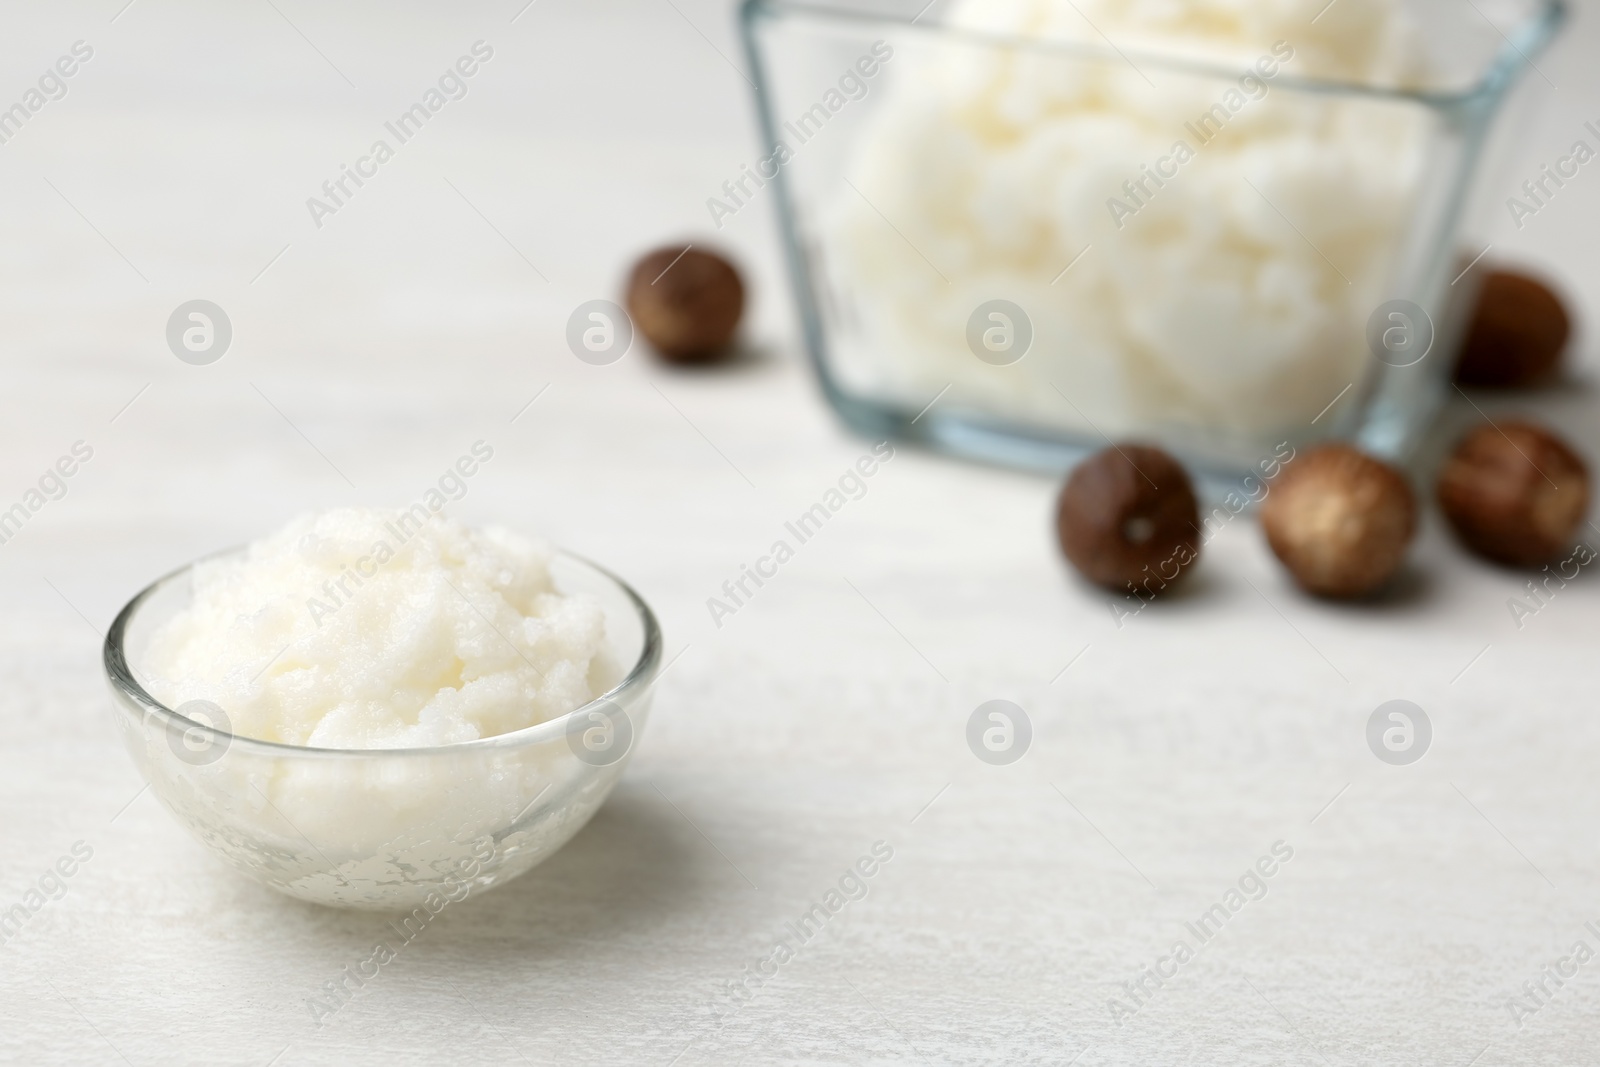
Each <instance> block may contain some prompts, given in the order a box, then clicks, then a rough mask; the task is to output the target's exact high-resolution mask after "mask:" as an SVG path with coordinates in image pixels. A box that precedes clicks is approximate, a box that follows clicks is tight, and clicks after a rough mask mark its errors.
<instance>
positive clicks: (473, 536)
mask: <svg viewBox="0 0 1600 1067" xmlns="http://www.w3.org/2000/svg"><path fill="white" fill-rule="evenodd" d="M551 555H552V550H551V549H550V547H549V546H547V545H545V544H542V543H539V542H535V541H531V540H528V539H526V538H523V537H520V536H517V535H516V534H513V533H511V532H509V531H507V530H503V529H500V528H497V527H489V528H486V529H483V530H474V529H469V528H467V527H465V526H463V525H461V524H460V523H458V522H455V521H453V520H450V519H445V518H442V517H435V518H431V519H428V520H426V521H421V522H419V521H418V519H417V518H416V517H415V516H414V515H405V514H403V513H396V512H389V511H379V510H363V509H353V508H352V509H340V510H335V511H328V512H323V513H320V514H314V515H305V516H302V517H300V518H297V519H295V520H294V521H292V522H290V523H289V524H288V525H287V526H286V527H284V528H283V529H282V530H279V531H278V532H276V533H274V534H271V535H270V536H267V537H265V538H262V539H261V540H259V541H256V542H255V543H253V544H251V545H250V546H249V548H248V549H246V550H245V552H244V553H243V554H241V555H236V556H229V557H226V558H222V559H217V560H212V561H208V562H204V563H201V564H199V565H197V566H196V567H195V569H194V579H193V580H194V590H193V597H192V600H191V602H190V603H189V605H188V606H187V607H186V608H184V609H183V610H182V611H180V612H179V613H178V614H177V615H175V616H174V617H173V618H171V619H170V620H168V621H167V623H166V624H165V625H164V626H162V627H161V628H160V629H159V630H157V631H156V632H155V633H154V634H153V635H152V637H151V643H150V648H149V650H148V655H147V657H146V659H145V660H144V662H143V668H144V672H145V673H146V674H147V675H148V678H147V682H148V684H149V686H150V688H151V690H152V692H153V693H154V695H155V696H156V697H157V698H159V699H161V700H162V701H163V702H164V703H166V704H167V705H168V706H169V707H176V706H178V705H179V704H182V703H183V702H185V701H189V700H208V701H211V702H213V703H215V704H216V705H218V706H219V707H221V708H222V709H223V710H224V711H225V712H226V713H227V715H228V716H229V718H230V720H231V724H232V727H233V732H234V733H236V734H239V735H241V736H245V737H253V738H258V739H261V740H267V741H278V742H282V743H286V744H292V745H309V746H314V747H318V748H421V747H430V746H435V745H448V744H455V743H459V742H463V741H472V740H476V739H478V738H482V737H491V736H494V735H496V734H503V733H507V732H509V731H512V730H519V729H522V728H524V727H528V726H532V725H535V724H537V723H540V722H544V721H546V720H548V719H551V718H554V717H556V716H559V715H562V714H565V713H566V712H569V711H572V710H573V709H574V708H577V707H580V706H582V705H583V704H585V703H587V702H589V701H590V700H592V699H594V698H595V697H597V696H599V695H600V694H601V693H603V692H605V691H606V690H607V689H608V688H610V686H611V684H612V683H613V682H614V681H615V674H616V671H615V669H614V667H613V665H612V664H611V663H609V662H608V657H607V656H606V655H605V654H604V653H603V651H602V649H603V644H604V638H605V618H604V614H603V611H602V609H601V606H600V605H599V604H598V603H596V602H595V601H594V600H593V599H591V598H589V597H587V596H583V595H570V596H569V595H563V594H562V593H560V592H558V591H557V590H556V588H555V586H554V585H553V583H552V580H551V576H550V561H551Z"/></svg>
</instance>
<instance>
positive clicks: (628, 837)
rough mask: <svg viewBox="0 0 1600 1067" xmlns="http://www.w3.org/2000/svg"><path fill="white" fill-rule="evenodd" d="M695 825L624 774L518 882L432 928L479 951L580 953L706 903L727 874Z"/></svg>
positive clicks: (451, 911) (453, 910)
mask: <svg viewBox="0 0 1600 1067" xmlns="http://www.w3.org/2000/svg"><path fill="white" fill-rule="evenodd" d="M697 844H701V842H700V841H699V838H698V836H697V835H696V833H695V831H694V829H693V828H692V827H690V826H689V825H687V824H686V823H685V822H684V821H683V819H682V817H680V816H679V815H678V814H677V813H676V812H674V811H673V810H672V809H671V807H669V806H668V805H667V804H665V803H664V802H663V801H662V799H661V797H660V795H659V794H657V793H656V792H655V791H654V790H652V789H651V788H650V787H649V785H647V784H646V783H645V782H643V781H642V780H639V779H631V778H630V779H628V780H625V781H624V782H623V783H622V784H621V785H619V786H618V788H617V790H616V792H614V793H613V794H612V795H611V798H610V799H609V800H608V801H607V802H606V804H605V806H604V807H602V808H601V809H600V811H599V812H598V813H597V814H596V815H595V817H594V818H593V819H591V820H590V822H589V824H588V825H587V826H585V827H584V828H583V829H582V830H581V831H579V833H578V835H577V836H576V837H574V838H573V839H572V840H571V841H569V842H568V843H567V844H566V846H565V847H564V848H562V849H561V850H560V851H559V852H557V853H556V854H555V855H554V856H552V857H550V859H548V860H546V861H545V862H544V863H542V864H541V865H539V866H538V867H535V868H534V869H533V870H531V871H529V872H528V873H527V874H525V875H523V876H522V877H520V878H517V879H515V880H514V881H512V882H510V883H508V884H506V885H504V886H502V887H499V888H496V889H493V890H491V891H489V892H486V893H484V894H482V895H481V896H473V897H471V898H469V899H467V900H465V901H463V902H462V903H460V904H458V905H454V906H452V907H450V908H448V909H447V910H446V912H445V916H446V917H448V918H451V919H453V920H454V921H453V922H448V923H441V924H440V925H439V928H438V929H437V930H436V931H430V936H435V937H437V938H438V940H439V941H440V942H446V941H449V940H451V939H453V938H454V937H456V936H458V935H459V936H460V937H462V938H466V939H473V940H477V939H479V938H482V937H483V935H484V934H485V933H486V932H490V931H492V932H493V933H494V934H495V935H496V936H495V937H493V938H491V939H490V941H489V943H487V944H480V945H478V946H476V947H475V948H474V952H476V953H478V954H480V955H481V954H489V955H502V954H504V955H521V954H525V953H527V952H528V951H530V950H535V951H537V952H538V953H539V954H541V955H547V956H548V955H561V954H564V953H565V952H566V951H568V950H571V951H579V950H580V948H581V946H582V945H584V944H592V943H593V942H594V941H595V940H597V939H600V940H605V939H614V938H620V937H626V936H628V935H630V934H632V933H636V932H638V931H640V930H643V929H649V928H652V927H658V926H661V925H663V924H666V923H670V922H672V921H673V920H675V919H676V918H678V917H680V916H681V915H683V914H684V913H685V912H688V911H691V910H693V909H695V908H697V907H699V908H710V907H711V906H712V904H711V901H713V900H714V899H716V898H717V897H718V896H719V894H718V892H717V891H716V886H717V885H718V884H719V883H718V879H720V878H721V877H722V875H723V874H724V871H723V870H719V869H717V868H716V867H715V866H713V864H719V863H721V861H720V860H718V859H717V856H716V854H715V853H710V855H709V856H708V855H707V854H706V853H707V852H708V851H709V850H706V849H704V848H696V847H695V846H696V845H697Z"/></svg>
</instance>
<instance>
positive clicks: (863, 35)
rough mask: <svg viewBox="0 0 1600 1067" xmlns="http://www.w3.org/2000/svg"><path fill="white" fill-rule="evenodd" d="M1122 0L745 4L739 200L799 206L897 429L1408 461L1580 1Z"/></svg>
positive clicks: (860, 393)
mask: <svg viewBox="0 0 1600 1067" xmlns="http://www.w3.org/2000/svg"><path fill="white" fill-rule="evenodd" d="M1129 6H1130V5H1121V7H1122V8H1127V7H1129ZM1202 6H1203V5H1202ZM1116 7H1117V5H1109V4H1107V5H1098V4H1095V3H1092V2H1085V0H1080V2H1079V3H1076V4H1074V3H1071V2H1069V0H1056V2H1055V3H1054V4H1048V3H1043V2H1036V3H1029V2H1028V0H1009V2H998V0H997V2H991V3H987V4H985V3H982V2H978V0H966V2H961V0H955V2H952V3H944V4H939V3H929V2H928V0H859V2H854V3H849V4H846V3H843V2H842V0H745V2H744V4H743V6H742V9H741V26H742V30H743V37H744V42H745V47H746V52H747V55H748V58H749V62H750V65H751V68H752V73H753V75H754V85H755V87H756V101H757V109H758V112H759V114H760V117H761V119H762V127H763V134H764V136H763V144H762V145H761V148H760V153H759V155H756V156H755V157H754V158H753V159H752V160H751V161H750V162H749V163H748V164H746V165H745V166H743V167H741V168H740V171H739V173H738V174H737V175H735V176H734V177H733V178H732V179H731V180H730V181H729V182H727V183H725V184H724V185H723V187H722V189H721V190H718V191H717V195H716V196H714V197H712V198H711V199H710V200H708V202H707V203H708V210H709V211H710V213H711V216H712V218H713V220H714V221H715V222H716V223H717V225H718V226H721V225H724V224H725V223H726V220H727V218H728V217H729V216H730V215H733V214H737V213H738V212H740V211H742V210H743V209H744V207H746V206H747V205H748V204H750V203H752V202H755V201H757V200H762V199H767V198H772V199H773V202H774V204H775V206H776V208H777V215H778V218H779V221H780V223H781V225H782V228H783V237H784V242H785V245H786V251H787V258H788V261H789V266H790V274H791V278H792V281H793V286H794V292H795V297H796V301H797V303H798V306H799V312H800V321H801V325H802V328H803V330H804V338H805V343H806V346H807V349H808V352H809V355H810V359H811V362H812V364H813V367H814V369H815V371H816V375H817V378H818V379H819V381H820V383H821V387H822V392H823V394H824V395H825V397H826V398H827V400H828V402H829V403H830V404H831V406H832V407H833V408H834V409H835V410H836V411H837V413H838V414H839V415H840V416H841V417H842V418H843V420H844V421H845V422H846V423H847V424H848V425H850V426H851V427H853V428H854V429H856V430H858V431H859V432H861V433H863V434H866V435H868V436H871V437H875V438H876V437H883V436H898V437H902V438H907V439H911V440H915V441H920V442H923V443H925V444H928V445H931V446H932V447H935V448H939V449H942V450H945V451H949V452H953V453H957V454H961V455H965V456H968V457H972V458H977V459H982V460H986V461H991V462H999V463H1004V464H1009V465H1015V466H1022V467H1029V468H1034V469H1039V470H1045V471H1050V472H1059V471H1061V470H1062V469H1064V468H1066V467H1068V466H1070V465H1071V463H1072V462H1073V461H1074V460H1075V459H1076V458H1078V457H1079V456H1080V455H1081V454H1082V453H1083V452H1084V451H1085V450H1094V449H1099V448H1102V447H1104V445H1105V444H1106V442H1107V441H1108V440H1125V439H1136V440H1141V441H1145V442H1148V443H1153V444H1159V445H1162V446H1164V447H1166V448H1168V449H1169V450H1171V451H1172V452H1174V453H1175V454H1176V455H1178V456H1179V457H1180V458H1182V459H1183V460H1184V461H1185V462H1186V464H1187V465H1189V466H1190V467H1191V468H1192V469H1195V470H1197V471H1198V472H1200V473H1201V474H1202V475H1204V476H1208V477H1215V478H1217V479H1219V480H1231V479H1235V478H1237V477H1238V476H1239V475H1240V474H1241V473H1243V472H1247V471H1251V470H1252V468H1255V467H1257V466H1258V465H1259V464H1260V463H1261V462H1262V461H1263V460H1266V459H1270V458H1271V457H1273V456H1274V455H1279V454H1281V450H1282V446H1283V445H1285V444H1288V445H1298V444H1300V443H1303V442H1304V443H1310V442H1314V441H1316V440H1319V439H1323V438H1338V439H1346V440H1351V441H1355V442H1357V443H1358V444H1359V445H1360V446H1362V447H1364V448H1366V449H1367V450H1369V451H1372V452H1374V453H1376V454H1379V455H1382V456H1385V457H1388V458H1391V459H1394V460H1397V461H1399V462H1402V463H1403V462H1405V461H1406V460H1407V459H1408V458H1409V457H1410V455H1411V454H1413V453H1414V452H1415V449H1416V447H1417V446H1418V444H1419V442H1420V440H1421V438H1422V437H1423V435H1424V433H1425V431H1426V429H1427V427H1428V426H1429V424H1430V423H1431V421H1432V417H1433V415H1434V414H1435V412H1436V410H1437V408H1438V405H1439V404H1440V403H1441V401H1442V399H1443V397H1444V395H1445V393H1446V391H1447V390H1448V389H1449V380H1450V374H1451V371H1452V369H1453V367H1452V364H1453V362H1454V357H1455V353H1456V351H1457V350H1458V345H1459V341H1460V335H1461V330H1462V329H1463V328H1464V324H1465V313H1466V312H1467V311H1468V310H1469V309H1470V308H1471V306H1472V304H1473V302H1474V300H1475V298H1476V286H1477V283H1478V279H1479V277H1480V276H1481V274H1482V271H1481V270H1479V271H1468V270H1464V268H1466V267H1468V266H1469V264H1470V263H1471V262H1472V261H1474V259H1475V258H1476V257H1479V256H1480V254H1481V253H1482V251H1484V246H1483V242H1482V240H1480V239H1476V238H1475V237H1474V236H1473V234H1474V227H1475V226H1477V225H1479V224H1481V222H1482V221H1483V220H1484V219H1486V218H1487V217H1488V214H1487V213H1488V211H1489V210H1491V209H1492V210H1494V211H1500V212H1503V211H1505V210H1506V207H1505V205H1504V203H1503V202H1501V201H1500V200H1491V199H1490V198H1489V190H1490V188H1491V186H1490V185H1489V184H1488V183H1486V182H1484V181H1483V180H1481V172H1482V170H1483V168H1482V167H1480V165H1479V164H1480V163H1481V162H1483V161H1484V160H1488V161H1490V162H1495V163H1498V162H1500V161H1501V160H1502V159H1503V158H1504V155H1505V153H1504V152H1503V151H1501V150H1497V149H1496V147H1494V146H1492V145H1490V146H1489V147H1488V148H1487V149H1486V145H1488V144H1489V136H1490V134H1491V131H1492V130H1494V129H1498V128H1500V124H1497V123H1496V122H1495V119H1496V117H1497V115H1499V114H1500V113H1501V112H1502V104H1503V103H1504V102H1505V100H1506V99H1507V94H1508V92H1509V91H1510V90H1511V88H1512V87H1513V86H1514V85H1516V84H1518V83H1519V82H1521V81H1524V80H1532V81H1534V82H1536V83H1539V84H1542V76H1540V77H1539V78H1531V79H1530V78H1529V76H1528V70H1529V67H1530V66H1531V65H1532V64H1534V63H1535V62H1536V61H1537V58H1538V56H1539V54H1540V52H1541V50H1542V49H1543V48H1544V47H1545V46H1546V45H1547V44H1548V43H1549V42H1550V40H1551V39H1552V38H1553V37H1554V35H1555V33H1556V32H1557V30H1558V28H1559V27H1560V25H1561V24H1562V22H1563V19H1564V15H1565V7H1564V5H1563V4H1562V3H1561V2H1560V0H1496V2H1495V3H1493V4H1487V3H1486V4H1472V3H1465V4H1463V3H1455V2H1453V0H1394V2H1393V3H1392V4H1388V5H1379V4H1376V3H1373V2H1364V3H1363V2H1358V3H1354V4H1352V3H1350V2H1349V0H1336V2H1334V3H1330V4H1326V5H1324V4H1322V3H1311V4H1307V5H1287V4H1270V5H1260V6H1259V8H1251V7H1250V5H1241V13H1239V14H1238V16H1237V17H1238V18H1239V19H1241V20H1242V21H1243V22H1244V23H1245V24H1247V25H1248V26H1249V29H1250V31H1251V32H1255V31H1256V30H1258V29H1259V30H1260V31H1261V32H1262V34H1263V35H1264V36H1263V37H1262V39H1261V40H1259V41H1255V42H1253V43H1252V44H1250V45H1243V44H1238V45H1237V46H1236V47H1235V46H1233V45H1229V46H1228V47H1227V48H1222V47H1219V46H1218V45H1217V44H1216V43H1215V41H1213V42H1212V43H1211V44H1208V45H1206V46H1205V47H1199V46H1198V45H1197V44H1196V43H1195V42H1196V40H1197V38H1194V37H1193V32H1194V31H1190V30H1186V31H1183V32H1179V30H1174V29H1173V28H1172V26H1177V27H1179V28H1180V30H1181V28H1182V26H1183V25H1185V24H1184V23H1183V22H1182V20H1183V19H1185V18H1190V17H1191V16H1190V15H1189V14H1187V13H1186V12H1187V8H1186V5H1185V4H1181V3H1180V4H1164V5H1163V4H1147V5H1143V7H1142V8H1141V9H1140V10H1143V11H1145V12H1147V13H1149V15H1148V17H1149V18H1152V19H1171V20H1173V21H1172V24H1171V26H1168V27H1166V28H1165V29H1162V30H1160V32H1148V31H1149V30H1150V27H1148V26H1143V25H1141V26H1140V27H1137V28H1130V27H1128V26H1123V27H1120V28H1119V27H1118V26H1115V25H1113V24H1112V23H1110V22H1106V21H1104V17H1103V15H1102V12H1101V8H1106V9H1107V10H1110V9H1113V8H1116ZM1319 7H1322V11H1320V12H1319V11H1318V10H1317V9H1318V8H1319ZM1245 9H1249V10H1245ZM1385 10H1387V11H1388V12H1389V13H1390V14H1391V15H1393V17H1394V18H1395V19H1396V20H1399V21H1392V22H1387V23H1384V22H1382V21H1381V20H1382V19H1383V18H1384V17H1386V16H1385V14H1384V11H1385ZM1019 12H1025V13H1026V18H1027V19H1031V20H1032V21H1031V22H1027V23H1026V28H1025V29H1023V28H1020V27H1022V26H1023V25H1024V24H1023V23H1022V22H1021V21H1019V20H1020V19H1021V18H1022V17H1023V16H1021V15H1019V14H1018V13H1019ZM1193 18H1195V19H1197V18H1198V16H1193ZM1362 19H1368V20H1369V22H1370V24H1371V25H1373V26H1376V27H1377V29H1376V30H1374V31H1373V33H1374V35H1375V36H1374V39H1381V40H1382V42H1384V49H1385V50H1383V51H1382V52H1381V54H1380V52H1379V50H1377V49H1366V48H1365V47H1364V46H1360V45H1356V46H1352V45H1351V44H1350V43H1349V42H1350V41H1351V40H1364V38H1361V37H1360V34H1361V33H1362V32H1366V31H1365V30H1363V29H1362V27H1363V26H1364V25H1367V24H1364V23H1362V21H1361V20H1362ZM1008 20H1009V21H1008ZM1273 20H1277V21H1273ZM1187 25H1191V26H1192V25H1198V23H1195V22H1191V23H1189V24H1187ZM1135 29H1137V30H1138V32H1135ZM1279 31H1281V34H1282V36H1281V38H1279V39H1275V38H1278V34H1279ZM1185 33H1189V34H1190V36H1185ZM1340 48H1343V51H1342V52H1340V51H1339V49H1340ZM1412 55H1416V56H1420V57H1425V58H1424V60H1422V61H1421V62H1420V65H1413V64H1412V63H1411V61H1410V60H1409V59H1407V58H1406V57H1408V56H1412ZM1385 57H1387V58H1385ZM1385 64H1387V66H1385ZM1519 103H1520V99H1519ZM1515 125H1516V124H1514V123H1507V124H1505V128H1506V129H1511V128H1512V127H1514V126H1515ZM1513 132H1514V131H1513ZM1179 143H1182V144H1183V145H1185V148H1184V149H1183V150H1180V149H1178V147H1177V146H1178V145H1179ZM1517 177H1522V176H1521V175H1518V176H1517ZM1539 177H1540V176H1538V175H1535V178H1536V179H1538V178H1539ZM1514 184H1515V183H1514V182H1507V183H1505V187H1506V188H1507V189H1509V188H1510V187H1511V186H1512V185H1514Z"/></svg>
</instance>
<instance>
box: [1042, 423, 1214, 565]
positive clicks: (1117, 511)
mask: <svg viewBox="0 0 1600 1067" xmlns="http://www.w3.org/2000/svg"><path fill="white" fill-rule="evenodd" d="M1056 532H1057V535H1058V536H1059V537H1060V538H1061V551H1062V552H1064V553H1065V554H1066V557H1067V559H1068V560H1070V561H1071V563H1072V565H1073V566H1074V567H1076V568H1078V570H1079V571H1080V572H1082V574H1083V576H1084V577H1085V578H1088V579H1089V580H1090V581H1091V582H1095V583H1097V584H1099V585H1103V586H1106V587H1107V588H1111V589H1116V590H1118V591H1132V592H1134V593H1136V594H1138V595H1140V596H1154V595H1155V594H1157V593H1159V592H1161V590H1163V589H1165V588H1166V587H1167V585H1168V584H1169V583H1170V582H1172V581H1173V580H1174V579H1176V578H1177V577H1178V576H1179V575H1180V574H1182V573H1183V571H1184V570H1185V569H1187V568H1188V567H1190V566H1191V565H1193V564H1194V562H1195V561H1196V560H1197V559H1199V558H1200V508H1199V505H1198V504H1197V503H1196V502H1195V496H1194V488H1193V487H1192V486H1191V485H1190V484H1189V475H1188V474H1186V473H1185V472H1184V469H1183V467H1182V466H1180V465H1179V464H1178V461H1177V460H1175V459H1173V458H1172V457H1171V456H1169V455H1167V454H1166V453H1165V452H1163V451H1162V450H1161V449H1159V448H1151V447H1148V446H1146V445H1122V446H1120V447H1116V446H1113V447H1111V448H1108V449H1106V450H1105V451H1103V452H1097V453H1095V454H1094V455H1092V456H1090V457H1089V458H1088V459H1085V460H1084V461H1083V462H1081V463H1079V464H1078V465H1077V466H1076V467H1074V468H1073V470H1072V474H1071V476H1070V477H1069V478H1068V479H1067V483H1066V485H1065V486H1063V487H1062V489H1061V498H1060V500H1059V501H1058V502H1057V507H1056ZM1130 587H1133V588H1132V589H1131V590H1130Z"/></svg>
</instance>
